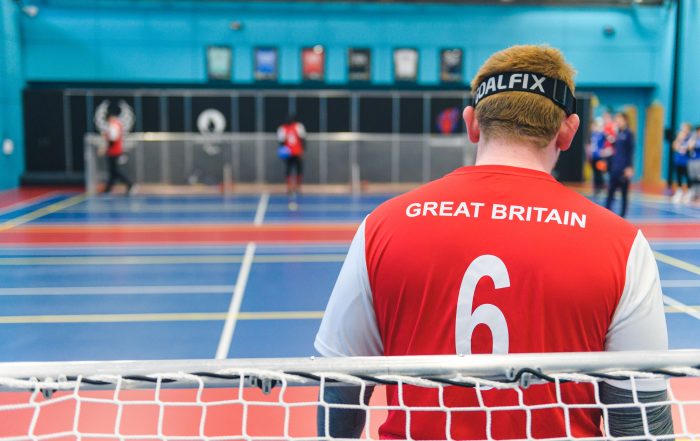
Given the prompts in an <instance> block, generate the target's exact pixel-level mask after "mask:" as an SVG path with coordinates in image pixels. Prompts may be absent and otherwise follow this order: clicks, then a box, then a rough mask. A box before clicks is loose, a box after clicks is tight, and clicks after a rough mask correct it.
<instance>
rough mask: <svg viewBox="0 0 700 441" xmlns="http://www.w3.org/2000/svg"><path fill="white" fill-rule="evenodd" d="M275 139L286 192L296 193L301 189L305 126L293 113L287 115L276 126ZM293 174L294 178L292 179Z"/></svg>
mask: <svg viewBox="0 0 700 441" xmlns="http://www.w3.org/2000/svg"><path fill="white" fill-rule="evenodd" d="M277 140H278V141H279V143H280V147H279V148H280V150H279V152H280V155H279V156H280V158H282V159H283V160H284V163H285V179H286V181H287V194H289V195H290V196H293V195H297V194H299V192H300V191H301V183H302V181H303V173H304V167H303V156H304V148H305V145H304V144H305V141H306V128H305V127H304V124H302V123H300V122H299V121H297V117H296V115H294V114H291V115H289V117H288V118H287V121H285V122H284V123H283V124H281V125H280V126H279V128H277ZM292 174H294V175H295V176H294V179H292Z"/></svg>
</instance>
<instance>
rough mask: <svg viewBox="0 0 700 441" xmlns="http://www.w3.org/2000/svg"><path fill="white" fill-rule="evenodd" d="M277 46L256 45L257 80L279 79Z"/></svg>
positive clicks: (255, 66)
mask: <svg viewBox="0 0 700 441" xmlns="http://www.w3.org/2000/svg"><path fill="white" fill-rule="evenodd" d="M277 54H278V52H277V48H276V47H256V48H255V52H254V57H255V59H254V63H253V64H254V69H255V80H256V81H277V71H278V69H277V60H278V55H277Z"/></svg>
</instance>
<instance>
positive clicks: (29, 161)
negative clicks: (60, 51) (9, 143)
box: [23, 90, 66, 172]
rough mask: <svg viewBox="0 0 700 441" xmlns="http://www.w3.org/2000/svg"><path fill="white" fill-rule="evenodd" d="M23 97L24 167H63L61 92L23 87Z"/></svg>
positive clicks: (29, 169) (43, 169)
mask: <svg viewBox="0 0 700 441" xmlns="http://www.w3.org/2000/svg"><path fill="white" fill-rule="evenodd" d="M23 101H24V106H23V107H24V143H25V156H24V162H25V168H26V171H27V172H46V171H65V169H66V164H65V156H66V154H65V136H64V135H65V134H64V130H63V118H62V117H61V116H62V115H63V92H62V91H60V90H25V91H24V96H23Z"/></svg>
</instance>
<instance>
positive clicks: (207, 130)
mask: <svg viewBox="0 0 700 441" xmlns="http://www.w3.org/2000/svg"><path fill="white" fill-rule="evenodd" d="M197 129H198V130H199V133H201V134H203V135H207V134H219V133H224V131H225V130H226V117H225V116H224V114H223V113H221V112H220V111H218V110H216V109H206V110H204V111H202V113H200V114H199V116H198V117H197ZM202 149H203V150H204V153H206V154H207V155H210V156H214V155H218V154H219V153H221V148H220V147H219V146H218V145H214V144H212V143H208V142H206V143H204V144H203V145H202Z"/></svg>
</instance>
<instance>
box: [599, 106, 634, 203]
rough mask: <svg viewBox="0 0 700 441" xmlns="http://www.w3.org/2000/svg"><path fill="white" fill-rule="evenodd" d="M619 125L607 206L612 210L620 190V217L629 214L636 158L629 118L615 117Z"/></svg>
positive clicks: (612, 158) (612, 160)
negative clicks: (633, 164)
mask: <svg viewBox="0 0 700 441" xmlns="http://www.w3.org/2000/svg"><path fill="white" fill-rule="evenodd" d="M615 124H616V125H617V130H618V131H617V137H616V139H615V146H614V147H615V153H613V155H612V157H611V158H610V167H609V170H608V171H609V176H610V183H609V187H608V198H607V200H606V202H605V206H606V207H607V208H608V209H611V207H612V203H613V199H614V198H615V193H616V192H617V190H618V189H620V192H621V193H622V209H621V210H620V216H622V217H625V215H626V214H627V193H628V192H629V186H630V180H631V179H632V176H633V174H634V169H633V168H632V159H633V157H634V135H633V134H632V131H631V130H630V129H629V117H628V116H627V115H626V114H624V113H622V112H619V113H617V114H616V115H615Z"/></svg>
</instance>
